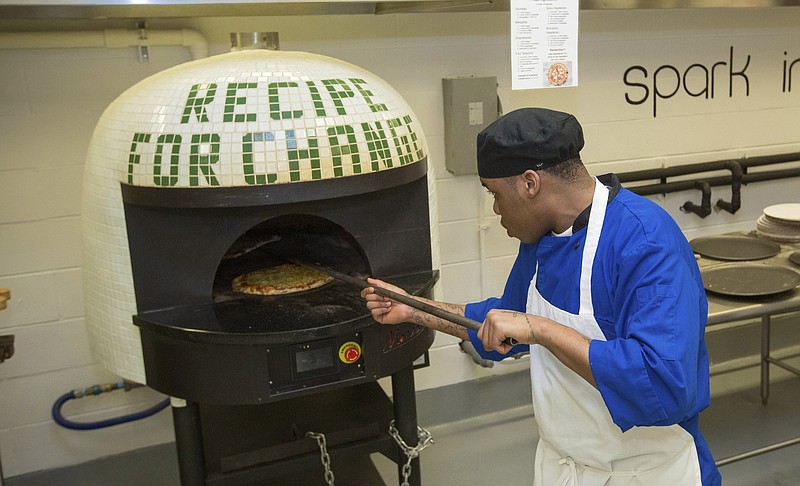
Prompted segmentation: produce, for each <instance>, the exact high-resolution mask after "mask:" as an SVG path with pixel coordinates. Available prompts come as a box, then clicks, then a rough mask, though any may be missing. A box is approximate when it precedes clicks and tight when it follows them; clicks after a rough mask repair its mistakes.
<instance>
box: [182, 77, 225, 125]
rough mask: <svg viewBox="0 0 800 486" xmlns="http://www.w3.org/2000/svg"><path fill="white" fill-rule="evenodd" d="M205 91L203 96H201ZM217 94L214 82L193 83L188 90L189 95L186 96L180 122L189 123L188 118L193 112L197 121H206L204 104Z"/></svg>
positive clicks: (212, 99)
mask: <svg viewBox="0 0 800 486" xmlns="http://www.w3.org/2000/svg"><path fill="white" fill-rule="evenodd" d="M203 92H205V96H203V94H202V93H203ZM216 94H217V85H216V84H195V85H193V86H192V89H191V90H189V97H188V98H186V106H185V107H184V108H183V116H182V117H181V123H189V118H191V116H192V112H194V115H195V117H196V118H197V121H199V122H207V121H208V115H207V114H206V109H205V105H207V104H209V103H211V102H212V101H214V96H215V95H216Z"/></svg>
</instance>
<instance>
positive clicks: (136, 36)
mask: <svg viewBox="0 0 800 486" xmlns="http://www.w3.org/2000/svg"><path fill="white" fill-rule="evenodd" d="M151 46H183V47H188V48H189V52H191V54H192V58H193V59H200V58H203V57H208V42H207V41H206V39H205V37H203V35H202V34H201V33H199V32H197V31H196V30H192V29H177V30H147V29H130V30H126V29H105V30H96V31H59V32H0V49H59V48H87V47H105V48H109V49H114V48H125V47H151Z"/></svg>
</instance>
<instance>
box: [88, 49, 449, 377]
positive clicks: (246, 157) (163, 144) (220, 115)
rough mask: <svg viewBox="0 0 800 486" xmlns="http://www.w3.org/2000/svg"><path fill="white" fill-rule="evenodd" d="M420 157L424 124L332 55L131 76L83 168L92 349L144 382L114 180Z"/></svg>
mask: <svg viewBox="0 0 800 486" xmlns="http://www.w3.org/2000/svg"><path fill="white" fill-rule="evenodd" d="M426 157H427V147H426V143H425V137H424V135H423V133H422V128H421V126H420V124H419V122H418V120H417V118H416V116H415V115H414V114H413V112H412V110H411V109H410V107H409V106H408V104H407V103H406V102H405V101H404V100H403V98H402V97H401V96H400V95H399V94H398V93H397V91H395V90H394V89H393V88H392V87H391V86H390V85H389V84H388V83H386V82H385V81H383V80H382V79H380V78H379V77H377V76H375V75H374V74H372V73H370V72H368V71H366V70H364V69H361V68H359V67H357V66H354V65H352V64H349V63H346V62H343V61H340V60H337V59H333V58H330V57H326V56H321V55H316V54H309V53H302V52H290V51H272V50H264V49H253V50H242V51H237V52H231V53H227V54H222V55H218V56H213V57H209V58H206V59H200V60H197V61H192V62H189V63H186V64H182V65H179V66H176V67H174V68H171V69H168V70H165V71H163V72H161V73H158V74H156V75H153V76H151V77H149V78H147V79H145V80H143V81H141V82H140V83H138V84H136V85H135V86H133V87H132V88H130V89H129V90H127V91H126V92H125V93H123V94H122V95H121V96H120V97H119V98H118V99H117V100H115V101H114V102H113V103H112V104H111V105H110V106H109V107H108V108H107V110H106V111H105V112H104V113H103V115H102V117H101V118H100V120H99V122H98V124H97V127H96V129H95V131H94V135H93V137H92V140H91V143H90V146H89V152H88V156H87V161H86V168H85V174H84V186H83V210H82V213H83V243H84V291H85V294H86V295H85V301H86V322H87V328H88V330H89V334H90V342H91V345H92V351H93V354H94V356H95V358H96V359H97V360H98V361H99V362H100V363H101V364H103V365H104V366H105V367H106V368H108V369H109V370H110V371H112V372H114V373H116V374H118V375H120V376H122V377H125V378H127V379H130V380H134V381H138V382H141V383H144V382H145V377H144V376H145V374H144V365H143V362H142V356H141V343H140V341H139V332H138V328H136V327H135V326H134V325H133V323H132V318H131V316H132V315H134V314H136V303H135V298H134V291H133V282H132V277H131V265H130V257H129V252H128V240H127V233H126V227H125V215H124V212H123V204H122V196H121V191H120V184H128V185H133V186H148V187H163V188H203V189H206V190H209V191H213V190H214V189H215V188H220V187H238V186H253V185H271V184H292V183H295V182H307V181H315V180H322V179H330V178H342V177H358V176H359V175H362V174H369V173H372V172H377V171H390V170H392V169H395V168H397V167H401V166H404V165H408V164H414V163H418V162H420V161H422V160H424V159H425V158H426ZM304 186H305V187H306V188H307V189H305V190H313V184H312V185H310V186H309V185H304ZM309 188H310V189H309ZM432 229H433V228H432Z"/></svg>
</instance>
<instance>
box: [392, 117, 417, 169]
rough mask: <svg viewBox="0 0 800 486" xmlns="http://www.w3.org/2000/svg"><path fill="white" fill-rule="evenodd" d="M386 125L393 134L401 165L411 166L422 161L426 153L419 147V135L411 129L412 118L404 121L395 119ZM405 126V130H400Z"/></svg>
mask: <svg viewBox="0 0 800 486" xmlns="http://www.w3.org/2000/svg"><path fill="white" fill-rule="evenodd" d="M386 123H387V124H388V125H389V132H390V133H391V134H392V142H393V143H394V148H395V150H396V151H397V156H398V159H399V160H400V165H406V164H410V163H411V162H415V161H416V160H419V159H421V158H422V156H423V155H424V152H423V151H422V148H421V147H420V146H419V141H418V139H417V134H416V133H414V130H412V129H411V116H409V115H406V116H404V117H403V118H402V119H401V118H393V119H390V120H386ZM404 126H405V127H406V129H405V130H399V129H401V128H402V127H404ZM403 132H405V133H403ZM415 157H416V159H415Z"/></svg>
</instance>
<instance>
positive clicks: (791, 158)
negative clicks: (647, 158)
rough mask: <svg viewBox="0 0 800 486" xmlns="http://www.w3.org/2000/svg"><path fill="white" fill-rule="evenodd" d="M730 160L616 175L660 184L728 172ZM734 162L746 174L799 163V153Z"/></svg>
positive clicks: (736, 160)
mask: <svg viewBox="0 0 800 486" xmlns="http://www.w3.org/2000/svg"><path fill="white" fill-rule="evenodd" d="M731 161H732V160H731V159H727V160H718V161H714V162H701V163H699V164H687V165H677V166H674V167H663V168H660V169H646V170H636V171H631V172H624V173H620V174H617V177H618V178H619V181H620V182H623V183H624V182H633V181H646V180H651V179H659V180H661V181H662V183H665V182H666V179H667V178H668V177H675V176H682V175H689V174H699V173H701V172H711V171H715V170H728V167H726V164H728V163H729V162H731ZM733 161H734V162H736V163H738V164H739V166H740V167H741V168H742V169H743V172H744V173H745V174H747V169H748V168H750V167H757V166H764V165H774V164H784V163H787V162H797V161H800V152H795V153H790V154H779V155H765V156H760V157H749V158H742V159H735V160H733Z"/></svg>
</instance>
